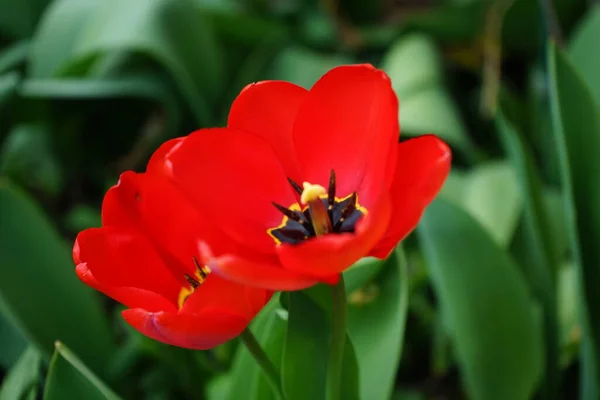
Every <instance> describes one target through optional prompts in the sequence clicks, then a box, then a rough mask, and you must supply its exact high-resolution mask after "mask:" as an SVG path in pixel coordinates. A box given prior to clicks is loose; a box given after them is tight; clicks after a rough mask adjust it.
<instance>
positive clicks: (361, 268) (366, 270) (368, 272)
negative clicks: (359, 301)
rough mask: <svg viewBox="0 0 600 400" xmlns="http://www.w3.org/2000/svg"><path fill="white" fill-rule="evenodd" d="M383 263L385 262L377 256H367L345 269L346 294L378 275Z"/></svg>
mask: <svg viewBox="0 0 600 400" xmlns="http://www.w3.org/2000/svg"><path fill="white" fill-rule="evenodd" d="M383 265H384V262H382V261H381V260H380V259H378V258H375V257H365V258H362V259H360V260H358V261H357V262H356V263H354V265H353V266H352V267H350V268H348V269H347V270H346V271H344V283H345V284H346V294H350V293H352V292H354V291H355V290H357V289H360V288H361V287H362V286H363V285H364V284H365V283H366V282H368V281H370V280H371V279H372V278H373V277H374V276H375V275H377V273H378V272H379V271H380V270H381V268H382V267H383Z"/></svg>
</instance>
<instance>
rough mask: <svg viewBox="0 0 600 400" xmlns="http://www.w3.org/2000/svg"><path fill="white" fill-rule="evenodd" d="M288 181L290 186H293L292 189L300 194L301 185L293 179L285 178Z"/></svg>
mask: <svg viewBox="0 0 600 400" xmlns="http://www.w3.org/2000/svg"><path fill="white" fill-rule="evenodd" d="M287 180H288V182H289V183H290V185H292V187H293V188H294V190H295V191H296V192H297V193H298V194H299V195H302V192H303V190H302V186H300V185H298V184H297V183H296V181H294V180H293V179H292V178H287Z"/></svg>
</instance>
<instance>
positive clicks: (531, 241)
mask: <svg viewBox="0 0 600 400" xmlns="http://www.w3.org/2000/svg"><path fill="white" fill-rule="evenodd" d="M496 127H497V129H498V132H499V135H500V137H501V139H502V141H503V143H504V148H505V151H506V152H507V154H508V156H509V157H510V159H511V161H512V163H513V165H514V168H515V170H516V171H517V177H518V182H519V186H520V189H521V193H522V194H523V196H522V197H523V199H524V202H525V212H524V214H525V215H524V223H525V225H524V228H525V238H524V239H525V240H526V243H527V248H528V251H529V253H530V254H531V259H530V260H529V261H530V263H528V264H527V265H523V266H522V267H523V268H525V270H526V276H527V277H528V278H529V286H530V288H531V289H532V291H533V293H534V295H535V296H536V298H537V299H538V301H539V302H540V304H541V305H542V307H543V316H544V332H545V333H544V334H545V344H546V370H545V376H544V393H545V398H547V399H550V398H556V397H557V396H558V383H559V376H560V370H559V335H558V334H559V332H558V320H557V312H556V274H557V271H558V269H559V259H557V258H556V252H554V251H553V249H554V247H556V243H555V241H554V240H553V239H554V237H552V236H551V233H550V232H551V230H550V221H549V220H548V218H547V215H546V205H545V203H544V199H543V195H542V188H541V181H540V177H539V175H538V171H537V170H536V167H535V165H534V164H533V159H532V158H531V156H530V151H529V150H528V149H527V145H526V143H525V141H524V140H523V138H522V137H521V136H520V135H519V133H518V132H517V131H516V130H515V128H514V127H513V126H512V124H511V123H510V122H509V121H508V120H506V119H505V118H504V116H503V115H502V114H501V113H498V116H497V118H496Z"/></svg>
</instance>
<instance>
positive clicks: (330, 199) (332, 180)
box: [327, 170, 335, 207]
mask: <svg viewBox="0 0 600 400" xmlns="http://www.w3.org/2000/svg"><path fill="white" fill-rule="evenodd" d="M327 202H328V203H329V207H333V205H334V204H335V171H334V170H331V173H330V174H329V190H328V191H327Z"/></svg>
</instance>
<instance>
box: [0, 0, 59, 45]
mask: <svg viewBox="0 0 600 400" xmlns="http://www.w3.org/2000/svg"><path fill="white" fill-rule="evenodd" d="M48 1H49V0H3V2H2V12H1V13H0V34H6V35H9V36H11V37H13V38H22V37H26V36H29V35H31V33H32V32H33V30H34V28H35V25H36V23H37V20H38V18H39V16H40V15H41V13H42V11H43V10H44V7H46V4H47V3H48Z"/></svg>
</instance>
